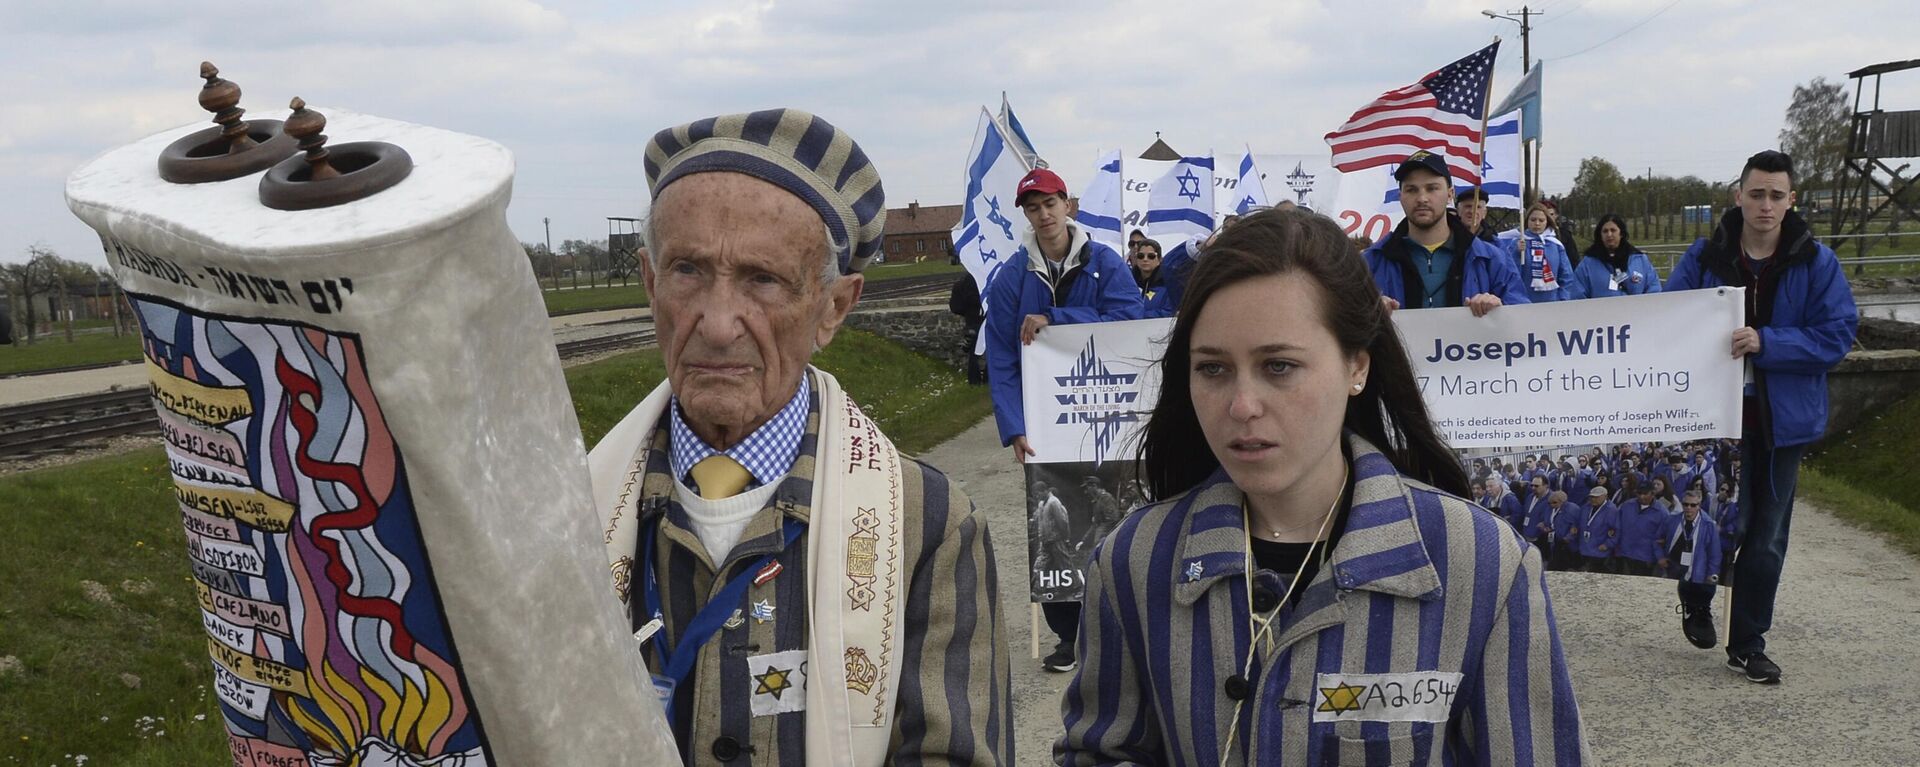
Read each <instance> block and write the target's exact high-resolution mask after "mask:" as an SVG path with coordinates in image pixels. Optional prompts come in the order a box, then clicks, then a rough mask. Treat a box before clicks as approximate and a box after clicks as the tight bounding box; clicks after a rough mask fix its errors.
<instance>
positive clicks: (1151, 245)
mask: <svg viewBox="0 0 1920 767" xmlns="http://www.w3.org/2000/svg"><path fill="white" fill-rule="evenodd" d="M1129 260H1130V261H1131V262H1132V265H1133V282H1134V284H1136V285H1139V286H1140V297H1141V298H1142V299H1144V300H1147V301H1152V300H1153V297H1154V295H1155V294H1157V293H1159V292H1160V291H1161V290H1162V289H1164V288H1165V287H1166V284H1167V276H1166V274H1165V273H1163V272H1161V271H1160V242H1159V241H1158V240H1146V239H1143V240H1141V241H1140V242H1139V243H1138V244H1136V245H1135V246H1134V248H1133V257H1132V258H1131V259H1129Z"/></svg>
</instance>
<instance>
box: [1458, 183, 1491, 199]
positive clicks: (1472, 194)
mask: <svg viewBox="0 0 1920 767" xmlns="http://www.w3.org/2000/svg"><path fill="white" fill-rule="evenodd" d="M1467 200H1479V201H1481V202H1486V201H1487V190H1485V189H1481V188H1480V187H1477V186H1470V187H1467V189H1466V191H1463V192H1461V193H1460V201H1461V202H1466V201H1467Z"/></svg>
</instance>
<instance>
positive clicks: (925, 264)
mask: <svg viewBox="0 0 1920 767" xmlns="http://www.w3.org/2000/svg"><path fill="white" fill-rule="evenodd" d="M964 271H966V267H963V266H960V265H959V264H949V263H947V260H946V259H945V258H929V259H927V260H925V261H921V262H920V263H917V264H916V263H912V262H906V263H899V264H874V265H872V266H869V267H867V268H866V271H864V272H861V273H862V274H865V275H866V276H867V284H868V285H872V284H873V283H876V282H884V281H887V280H897V279H901V278H904V277H919V276H922V275H928V274H959V273H961V272H964Z"/></svg>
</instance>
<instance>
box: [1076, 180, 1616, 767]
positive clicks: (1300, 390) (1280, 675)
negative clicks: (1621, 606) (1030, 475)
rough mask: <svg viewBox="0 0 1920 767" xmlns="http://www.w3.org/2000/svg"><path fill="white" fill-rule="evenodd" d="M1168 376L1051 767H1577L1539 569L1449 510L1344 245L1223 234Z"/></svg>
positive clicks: (1388, 328) (1439, 469) (1332, 229)
mask: <svg viewBox="0 0 1920 767" xmlns="http://www.w3.org/2000/svg"><path fill="white" fill-rule="evenodd" d="M1475 242H1478V240H1475ZM1162 370H1164V371H1165V379H1164V382H1163V384H1162V389H1161V393H1160V399H1159V401H1158V403H1157V404H1155V406H1154V410H1153V414H1152V416H1151V418H1150V420H1149V421H1148V424H1147V427H1146V432H1145V436H1144V439H1143V440H1142V446H1141V464H1142V466H1143V467H1144V472H1145V473H1146V476H1147V479H1148V481H1149V484H1150V485H1151V488H1152V492H1153V495H1154V497H1155V498H1156V499H1158V500H1157V502H1155V503H1153V504H1151V505H1148V506H1145V507H1143V508H1140V509H1138V510H1136V511H1134V512H1133V513H1132V514H1130V515H1128V516H1127V517H1126V519H1124V520H1122V521H1121V523H1120V524H1119V525H1118V526H1117V527H1115V528H1114V530H1113V532H1112V533H1110V534H1108V536H1107V538H1106V539H1105V540H1104V541H1102V542H1101V544H1100V547H1099V549H1098V550H1097V551H1096V552H1095V553H1094V555H1093V561H1092V562H1091V563H1090V564H1089V565H1088V567H1087V582H1086V598H1085V604H1086V608H1085V611H1084V612H1083V614H1082V618H1081V619H1082V627H1083V628H1082V631H1081V632H1080V643H1079V653H1080V657H1079V664H1078V666H1077V669H1078V670H1077V671H1076V672H1075V673H1076V676H1075V677H1074V679H1073V681H1072V683H1070V684H1069V685H1068V687H1067V691H1066V695H1065V701H1064V703H1063V705H1062V716H1063V719H1064V721H1063V724H1064V726H1065V732H1064V734H1063V735H1062V736H1061V738H1060V740H1059V741H1058V742H1057V743H1055V745H1054V749H1053V751H1054V760H1055V761H1056V762H1057V763H1059V764H1063V765H1110V764H1156V765H1193V766H1195V767H1198V766H1200V765H1205V766H1206V767H1213V766H1214V765H1220V764H1235V765H1239V764H1257V765H1267V764H1333V763H1342V764H1344V763H1349V762H1352V763H1361V762H1367V763H1375V762H1383V761H1385V760H1387V759H1388V758H1389V757H1391V758H1392V759H1393V760H1394V761H1395V762H1396V763H1399V764H1414V765H1440V764H1560V765H1575V764H1584V763H1587V762H1590V761H1591V758H1590V757H1589V756H1588V754H1587V748H1586V744H1585V742H1584V739H1583V736H1582V733H1581V727H1580V714H1579V707H1578V704H1577V703H1575V700H1574V694H1573V693H1574V691H1573V683H1572V679H1571V676H1570V675H1569V673H1568V669H1567V663H1566V656H1565V653H1564V651H1563V649H1562V647H1561V644H1560V639H1559V635H1558V632H1557V631H1556V629H1555V628H1554V624H1553V619H1552V617H1551V616H1552V615H1553V608H1552V604H1551V601H1550V600H1549V599H1548V595H1547V587H1546V581H1545V579H1544V568H1543V567H1542V565H1541V561H1540V552H1539V551H1538V550H1537V549H1535V548H1533V547H1532V546H1530V545H1529V544H1527V543H1526V542H1525V541H1524V540H1522V539H1521V537H1520V534H1519V533H1518V532H1517V531H1515V530H1514V529H1513V528H1512V527H1511V526H1510V525H1508V524H1507V523H1505V522H1502V521H1501V520H1500V519H1499V518H1498V517H1495V516H1494V515H1492V514H1489V513H1487V512H1486V511H1484V510H1481V509H1479V508H1475V506H1474V504H1473V503H1472V502H1471V501H1468V500H1466V499H1465V498H1463V497H1462V496H1464V495H1465V494H1467V492H1468V486H1467V476H1466V472H1465V471H1464V470H1462V469H1461V467H1460V463H1459V460H1458V458H1457V457H1456V456H1455V454H1454V453H1453V451H1452V450H1451V449H1449V448H1448V447H1447V445H1446V443H1445V442H1444V441H1442V440H1441V438H1440V436H1439V434H1438V433H1437V432H1436V431H1435V429H1434V427H1433V424H1432V422H1431V420H1430V419H1429V417H1428V415H1427V411H1426V406H1425V405H1424V404H1423V403H1422V401H1421V398H1420V391H1419V386H1418V384H1417V383H1416V381H1415V380H1414V377H1413V369H1412V366H1411V365H1410V364H1409V363H1408V360H1407V353H1406V350H1405V349H1404V348H1403V347H1402V346H1401V345H1400V341H1399V336H1398V335H1397V334H1396V333H1395V332H1394V329H1393V324H1392V322H1391V321H1390V320H1389V319H1388V317H1387V309H1386V305H1385V303H1384V302H1382V301H1381V300H1380V298H1379V293H1378V292H1377V291H1376V289H1375V287H1374V284H1373V281H1372V280H1371V279H1369V278H1368V274H1367V271H1366V270H1365V268H1364V266H1363V263H1362V262H1361V261H1360V260H1359V259H1356V258H1354V257H1353V255H1352V251H1351V250H1350V249H1349V246H1348V245H1347V241H1346V237H1345V235H1343V234H1342V233H1341V232H1340V228H1339V226H1338V225H1337V224H1335V223H1333V221H1332V220H1331V219H1328V218H1325V217H1320V216H1314V215H1311V214H1306V213H1301V212H1295V211H1279V210H1273V211H1263V212H1260V213H1256V214H1253V215H1250V216H1248V217H1246V218H1245V219H1242V220H1241V221H1240V222H1239V223H1238V224H1235V225H1234V226H1233V227H1232V228H1230V229H1228V230H1226V231H1225V232H1223V233H1221V235H1220V238H1219V240H1217V241H1216V242H1215V243H1214V244H1213V246H1212V247H1211V248H1210V249H1209V250H1208V252H1207V257H1206V258H1204V259H1202V260H1200V261H1199V262H1197V263H1196V264H1195V266H1194V270H1193V273H1192V275H1191V280H1190V281H1189V282H1188V284H1187V294H1186V296H1185V297H1184V304H1183V306H1182V311H1181V312H1180V313H1179V315H1178V316H1177V317H1176V318H1175V320H1174V326H1173V330H1172V332H1171V333H1170V336H1169V340H1168V343H1167V347H1166V357H1165V359H1164V360H1162Z"/></svg>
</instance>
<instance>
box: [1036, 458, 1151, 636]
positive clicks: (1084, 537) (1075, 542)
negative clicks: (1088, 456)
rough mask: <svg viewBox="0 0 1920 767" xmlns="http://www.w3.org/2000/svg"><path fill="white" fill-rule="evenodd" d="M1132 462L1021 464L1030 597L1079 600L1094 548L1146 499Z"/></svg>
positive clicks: (1040, 600) (1067, 600)
mask: <svg viewBox="0 0 1920 767" xmlns="http://www.w3.org/2000/svg"><path fill="white" fill-rule="evenodd" d="M1135 466H1136V464H1135V463H1134V462H1133V461H1105V462H1101V463H1098V464H1096V463H1094V462H1092V461H1087V462H1083V463H1029V464H1027V465H1026V470H1027V557H1028V561H1029V562H1030V563H1032V567H1031V568H1030V569H1029V571H1028V572H1029V580H1030V587H1031V591H1032V599H1033V601H1035V602H1075V601H1079V599H1080V595H1081V592H1082V590H1083V589H1084V588H1085V583H1086V567H1087V560H1088V558H1089V557H1090V556H1091V555H1092V553H1093V547H1094V546H1096V545H1098V544H1099V543H1100V541H1101V539H1103V538H1106V537H1107V533H1110V532H1112V531H1113V527H1114V525H1117V524H1119V523H1120V520H1121V518H1123V517H1125V516H1126V515H1127V512H1129V511H1131V510H1133V509H1134V508H1136V507H1138V506H1140V505H1141V503H1142V499H1143V498H1145V497H1146V493H1145V490H1144V489H1143V488H1142V486H1141V484H1140V482H1139V481H1138V479H1136V478H1135V476H1134V467H1135Z"/></svg>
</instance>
